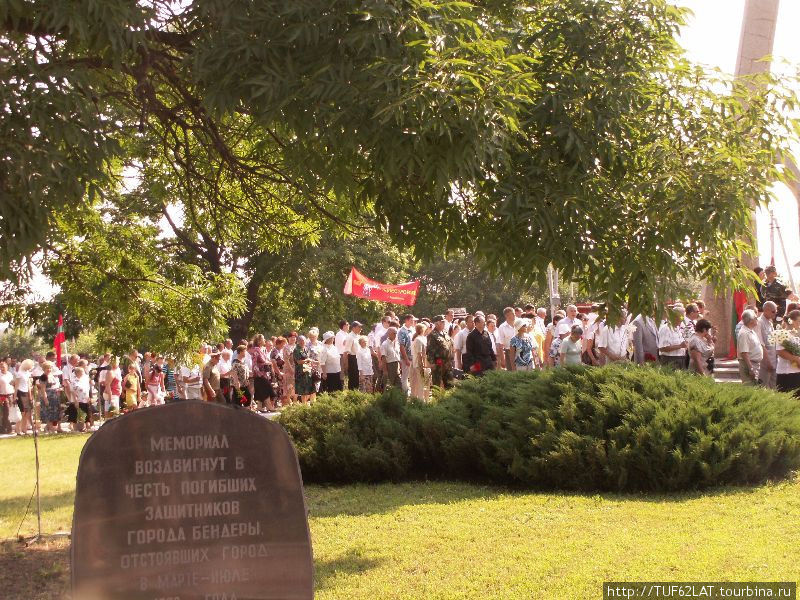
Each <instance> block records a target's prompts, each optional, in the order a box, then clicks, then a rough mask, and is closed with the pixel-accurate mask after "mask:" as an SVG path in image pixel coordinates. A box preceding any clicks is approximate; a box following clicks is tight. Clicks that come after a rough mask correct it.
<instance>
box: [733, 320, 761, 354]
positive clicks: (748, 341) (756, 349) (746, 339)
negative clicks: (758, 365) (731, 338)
mask: <svg viewBox="0 0 800 600" xmlns="http://www.w3.org/2000/svg"><path fill="white" fill-rule="evenodd" d="M742 352H747V353H748V356H750V360H752V361H755V362H760V361H761V359H762V358H764V349H763V348H762V347H761V340H760V339H758V333H756V331H755V330H754V329H750V328H749V327H747V326H746V325H745V326H743V327H742V329H741V331H739V335H738V336H737V338H736V356H737V357H738V358H741V357H742Z"/></svg>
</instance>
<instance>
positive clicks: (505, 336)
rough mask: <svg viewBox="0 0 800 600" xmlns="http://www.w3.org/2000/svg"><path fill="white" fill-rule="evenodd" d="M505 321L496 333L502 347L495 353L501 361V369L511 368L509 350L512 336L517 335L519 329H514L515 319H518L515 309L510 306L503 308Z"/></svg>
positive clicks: (498, 343) (498, 342)
mask: <svg viewBox="0 0 800 600" xmlns="http://www.w3.org/2000/svg"><path fill="white" fill-rule="evenodd" d="M503 319H505V321H503V322H502V323H501V324H500V325H499V326H498V328H497V332H496V334H495V336H496V338H497V345H498V346H499V348H500V350H501V351H500V352H498V351H497V350H495V354H496V355H497V359H498V361H499V363H500V364H499V366H500V368H501V369H506V368H507V369H510V368H511V365H510V363H509V362H508V350H509V349H510V348H511V345H510V344H511V338H513V337H514V336H515V335H517V330H516V329H514V321H516V320H517V317H516V315H515V314H514V309H513V308H512V307H510V306H506V307H505V308H504V309H503Z"/></svg>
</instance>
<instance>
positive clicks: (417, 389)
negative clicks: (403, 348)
mask: <svg viewBox="0 0 800 600" xmlns="http://www.w3.org/2000/svg"><path fill="white" fill-rule="evenodd" d="M427 334H428V328H427V327H426V326H425V324H424V323H417V325H416V327H415V329H414V338H413V339H412V340H411V375H410V377H409V381H408V384H409V388H410V390H411V395H412V396H413V397H414V398H419V399H421V400H427V399H428V396H429V395H430V384H429V383H428V380H429V379H430V372H431V370H430V369H429V368H428V366H427V364H426V361H425V353H426V351H427V348H428V338H427V337H426V336H427Z"/></svg>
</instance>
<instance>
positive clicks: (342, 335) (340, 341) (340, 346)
mask: <svg viewBox="0 0 800 600" xmlns="http://www.w3.org/2000/svg"><path fill="white" fill-rule="evenodd" d="M349 335H350V334H349V333H347V332H346V331H345V330H344V329H340V330H339V331H337V332H336V336H334V338H333V340H334V341H333V343H334V344H336V349H337V350H338V351H339V354H344V352H345V349H344V343H345V341H346V340H347V337H348V336H349Z"/></svg>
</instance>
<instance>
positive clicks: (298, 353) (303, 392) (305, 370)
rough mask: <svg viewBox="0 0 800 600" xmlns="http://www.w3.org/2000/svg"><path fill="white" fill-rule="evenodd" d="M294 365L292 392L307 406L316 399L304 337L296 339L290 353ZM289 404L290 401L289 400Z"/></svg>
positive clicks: (309, 358)
mask: <svg viewBox="0 0 800 600" xmlns="http://www.w3.org/2000/svg"><path fill="white" fill-rule="evenodd" d="M292 361H293V363H294V392H295V394H296V395H297V396H299V397H300V402H302V403H303V404H308V403H309V401H311V400H313V399H314V398H315V397H316V390H315V389H314V380H313V378H312V377H311V357H310V356H309V353H308V348H306V338H305V336H302V335H301V336H300V337H298V338H297V344H296V345H295V347H294V350H293V351H292ZM289 403H290V404H291V399H290V400H289Z"/></svg>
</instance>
